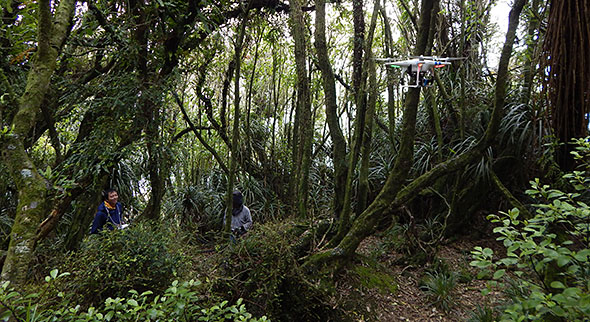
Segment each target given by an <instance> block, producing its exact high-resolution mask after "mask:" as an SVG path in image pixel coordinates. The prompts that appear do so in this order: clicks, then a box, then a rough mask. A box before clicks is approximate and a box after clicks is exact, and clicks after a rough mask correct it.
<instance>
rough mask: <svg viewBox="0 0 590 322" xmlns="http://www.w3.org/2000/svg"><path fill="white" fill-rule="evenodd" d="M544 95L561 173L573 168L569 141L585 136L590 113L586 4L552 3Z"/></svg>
mask: <svg viewBox="0 0 590 322" xmlns="http://www.w3.org/2000/svg"><path fill="white" fill-rule="evenodd" d="M543 51H544V52H545V57H544V59H545V61H544V62H543V63H544V66H545V68H544V69H545V70H546V71H547V75H546V77H547V82H548V83H547V84H546V91H547V97H548V100H549V104H548V105H549V106H550V107H551V121H552V128H553V131H554V135H555V136H556V138H557V140H558V141H559V143H562V145H561V146H559V147H558V151H557V156H556V161H557V163H558V164H559V165H560V167H561V168H562V170H564V171H569V170H573V169H574V168H575V164H574V159H573V157H572V155H571V154H570V152H571V151H572V150H573V149H574V147H573V146H572V145H571V144H570V140H571V139H572V138H583V137H585V136H587V135H588V122H589V121H590V120H589V119H587V118H586V115H587V114H588V113H589V112H590V90H589V88H590V55H588V52H589V51H590V6H589V5H588V1H587V0H552V1H551V5H550V8H549V22H548V24H547V35H546V38H545V43H544V50H543Z"/></svg>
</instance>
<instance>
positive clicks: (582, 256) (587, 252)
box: [574, 249, 590, 262]
mask: <svg viewBox="0 0 590 322" xmlns="http://www.w3.org/2000/svg"><path fill="white" fill-rule="evenodd" d="M589 256H590V249H583V250H581V251H579V252H577V253H576V254H575V255H574V258H575V259H576V260H577V261H580V262H586V261H588V257H589Z"/></svg>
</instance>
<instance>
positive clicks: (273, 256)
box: [197, 222, 335, 321]
mask: <svg viewBox="0 0 590 322" xmlns="http://www.w3.org/2000/svg"><path fill="white" fill-rule="evenodd" d="M291 228H292V223H291V222H281V223H266V224H259V225H256V226H255V228H254V229H253V230H251V231H249V232H248V233H247V234H246V235H244V236H242V237H241V238H240V239H238V240H237V242H235V243H232V242H229V241H228V242H229V245H228V246H227V247H226V248H224V249H223V250H221V251H220V252H218V253H216V254H215V255H214V256H212V257H211V258H210V260H213V261H215V262H216V264H214V265H215V266H217V267H219V268H220V269H218V271H217V272H216V273H217V274H219V276H216V275H213V274H211V265H210V264H209V263H206V262H203V263H201V264H200V265H202V268H197V269H199V270H202V271H203V274H207V276H208V278H209V279H210V280H211V281H212V283H213V289H212V293H214V294H224V297H226V298H227V299H228V300H237V299H238V298H244V299H245V300H246V301H247V302H248V303H256V305H255V306H250V308H251V310H253V311H252V312H253V313H254V314H257V315H261V314H265V315H267V316H269V317H270V318H273V319H278V320H286V321H293V320H302V321H318V320H320V321H322V320H330V319H334V316H333V315H334V314H335V311H334V310H333V309H332V308H331V307H329V306H326V305H324V304H323V303H325V302H327V301H326V300H325V298H324V297H323V296H324V294H323V293H320V291H318V290H317V289H316V288H314V287H311V285H310V284H309V283H308V282H307V280H306V278H305V277H304V275H303V274H302V273H301V272H300V271H299V265H298V263H297V260H296V258H295V256H294V254H293V251H292V245H294V244H295V240H296V238H297V237H298V236H295V235H294V234H293V233H290V232H291V230H290V229H291Z"/></svg>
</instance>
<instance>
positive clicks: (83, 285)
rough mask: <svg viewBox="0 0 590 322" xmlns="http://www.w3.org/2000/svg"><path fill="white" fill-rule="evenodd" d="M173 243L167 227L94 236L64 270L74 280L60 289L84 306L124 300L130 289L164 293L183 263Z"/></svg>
mask: <svg viewBox="0 0 590 322" xmlns="http://www.w3.org/2000/svg"><path fill="white" fill-rule="evenodd" d="M171 243H172V240H171V234H170V232H169V231H168V228H167V227H159V226H152V225H150V224H141V223H140V224H136V225H133V226H131V227H130V228H128V229H125V230H114V231H104V232H103V233H101V234H98V235H91V236H89V237H88V238H87V239H86V240H84V242H83V243H82V245H81V248H80V249H79V250H78V251H76V252H73V253H70V254H69V256H68V257H67V258H66V260H65V262H64V264H63V265H62V266H61V270H62V271H68V272H71V274H72V276H71V277H70V278H68V279H65V280H62V281H61V282H62V283H63V285H61V286H60V289H63V290H64V291H65V292H66V293H67V294H72V296H76V297H80V298H81V299H82V302H81V303H80V304H82V305H83V306H84V305H90V304H96V303H101V302H103V301H104V300H105V299H106V298H108V297H113V298H115V297H118V296H125V295H126V294H127V291H128V290H130V289H134V290H136V291H138V292H140V293H141V292H144V291H147V290H152V291H154V292H162V291H164V290H165V289H166V287H167V286H168V285H169V284H170V281H172V280H174V279H175V278H176V276H177V274H178V271H179V269H181V268H182V266H181V264H182V263H183V262H184V261H183V260H182V256H181V255H179V253H177V252H176V251H174V249H175V248H176V247H171V246H170V245H171Z"/></svg>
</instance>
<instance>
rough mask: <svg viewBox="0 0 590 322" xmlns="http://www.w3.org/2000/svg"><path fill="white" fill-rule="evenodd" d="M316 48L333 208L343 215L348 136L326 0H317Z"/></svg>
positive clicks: (335, 211)
mask: <svg viewBox="0 0 590 322" xmlns="http://www.w3.org/2000/svg"><path fill="white" fill-rule="evenodd" d="M315 48H316V52H317V56H318V66H319V69H320V71H321V72H322V85H323V88H324V96H325V102H326V103H325V105H326V121H327V122H328V128H329V130H330V138H331V140H332V154H333V156H332V160H333V162H334V201H333V206H332V212H333V213H334V214H336V215H339V214H340V213H341V212H342V207H343V204H344V193H345V190H346V186H345V185H346V174H347V172H348V167H347V164H346V139H345V138H344V134H342V129H341V127H340V121H339V119H340V118H339V116H338V102H337V100H336V79H335V77H334V71H333V70H332V66H331V64H330V60H329V57H328V48H327V44H326V1H325V0H316V13H315Z"/></svg>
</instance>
